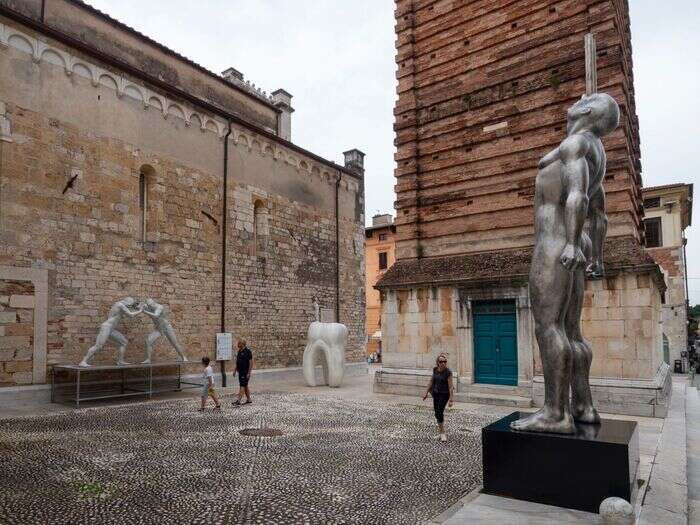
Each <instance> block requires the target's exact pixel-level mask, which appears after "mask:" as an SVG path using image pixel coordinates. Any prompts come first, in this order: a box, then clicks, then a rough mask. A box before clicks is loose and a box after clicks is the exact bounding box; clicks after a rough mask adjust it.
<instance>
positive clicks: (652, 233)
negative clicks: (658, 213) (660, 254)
mask: <svg viewBox="0 0 700 525" xmlns="http://www.w3.org/2000/svg"><path fill="white" fill-rule="evenodd" d="M644 237H645V239H646V243H647V248H657V247H659V246H663V243H664V241H663V238H662V236H661V217H654V218H653V219H644Z"/></svg>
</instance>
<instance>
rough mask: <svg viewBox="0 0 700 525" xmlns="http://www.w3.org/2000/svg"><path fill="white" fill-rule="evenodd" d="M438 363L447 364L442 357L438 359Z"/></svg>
mask: <svg viewBox="0 0 700 525" xmlns="http://www.w3.org/2000/svg"><path fill="white" fill-rule="evenodd" d="M438 363H440V364H447V361H445V360H444V359H440V360H439V361H438Z"/></svg>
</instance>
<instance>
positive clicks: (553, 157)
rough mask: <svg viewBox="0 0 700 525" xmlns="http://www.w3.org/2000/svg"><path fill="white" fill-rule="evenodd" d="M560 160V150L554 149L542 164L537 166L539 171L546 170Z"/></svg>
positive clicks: (542, 160)
mask: <svg viewBox="0 0 700 525" xmlns="http://www.w3.org/2000/svg"><path fill="white" fill-rule="evenodd" d="M558 159H559V148H556V149H553V150H552V151H550V152H549V153H547V154H546V155H545V156H544V157H542V158H541V159H540V163H539V165H538V166H537V167H538V168H539V169H541V170H542V169H544V168H546V167H547V166H549V165H550V164H551V163H552V162H554V161H556V160H558Z"/></svg>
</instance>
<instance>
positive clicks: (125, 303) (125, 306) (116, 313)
mask: <svg viewBox="0 0 700 525" xmlns="http://www.w3.org/2000/svg"><path fill="white" fill-rule="evenodd" d="M135 306H136V300H135V299H134V298H133V297H125V298H124V299H122V300H121V301H117V302H116V303H114V304H113V305H112V307H111V308H110V309H109V314H107V320H106V321H105V322H104V323H102V325H101V326H100V331H99V332H98V334H97V339H96V341H95V344H94V345H93V346H92V347H91V348H90V349H89V350H88V351H87V354H85V357H83V360H82V361H81V362H80V365H79V366H90V361H91V360H92V358H93V356H94V355H95V354H96V353H97V352H99V351H100V350H102V347H103V346H104V345H105V344H106V343H107V341H112V342H113V343H116V344H117V364H118V365H128V364H129V363H127V362H126V361H125V360H124V354H126V345H127V344H128V343H129V340H128V339H127V338H126V337H124V335H123V334H122V333H121V332H119V330H117V326H118V325H119V323H120V322H121V320H122V315H127V316H128V317H136V316H137V315H139V314H140V313H141V309H134V310H132V308H134V307H135Z"/></svg>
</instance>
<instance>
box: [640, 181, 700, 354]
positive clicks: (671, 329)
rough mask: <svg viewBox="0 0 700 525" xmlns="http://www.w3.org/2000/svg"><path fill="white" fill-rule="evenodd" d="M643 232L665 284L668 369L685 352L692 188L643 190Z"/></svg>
mask: <svg viewBox="0 0 700 525" xmlns="http://www.w3.org/2000/svg"><path fill="white" fill-rule="evenodd" d="M643 195H644V230H645V236H646V247H647V251H648V253H649V255H651V256H652V257H653V258H654V260H655V261H656V262H657V263H658V264H659V266H661V269H662V271H663V273H664V278H665V280H666V286H667V289H666V297H665V301H664V305H663V335H664V359H665V360H666V362H667V363H669V364H670V365H671V366H674V364H675V361H676V360H681V361H683V360H682V357H681V352H683V351H685V350H687V349H688V264H687V261H686V257H685V254H686V250H685V246H686V244H687V242H688V241H687V239H686V237H685V229H686V228H687V227H688V226H690V225H691V224H692V220H693V185H692V184H669V185H665V186H655V187H650V188H644V192H643Z"/></svg>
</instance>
